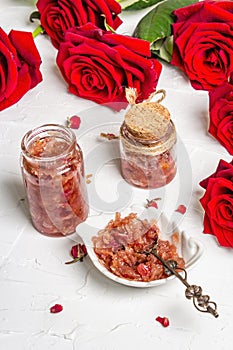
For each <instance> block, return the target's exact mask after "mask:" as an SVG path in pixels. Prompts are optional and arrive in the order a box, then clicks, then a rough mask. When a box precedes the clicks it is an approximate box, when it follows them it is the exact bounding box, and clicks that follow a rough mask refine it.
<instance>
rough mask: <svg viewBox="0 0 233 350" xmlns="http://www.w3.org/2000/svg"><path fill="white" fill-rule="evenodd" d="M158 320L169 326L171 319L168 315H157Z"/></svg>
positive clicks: (164, 325)
mask: <svg viewBox="0 0 233 350" xmlns="http://www.w3.org/2000/svg"><path fill="white" fill-rule="evenodd" d="M155 320H156V321H158V322H159V323H161V325H163V327H168V326H169V324H170V323H169V319H168V318H167V317H160V316H158V317H156V319H155Z"/></svg>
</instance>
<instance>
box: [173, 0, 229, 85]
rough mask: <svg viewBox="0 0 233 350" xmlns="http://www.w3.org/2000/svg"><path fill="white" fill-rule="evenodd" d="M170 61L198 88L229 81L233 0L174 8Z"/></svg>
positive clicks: (209, 0) (204, 2)
mask: <svg viewBox="0 0 233 350" xmlns="http://www.w3.org/2000/svg"><path fill="white" fill-rule="evenodd" d="M173 13H174V15H175V23H174V24H173V34H174V48H173V53H172V59H171V64H173V65H175V66H178V67H179V68H181V69H182V70H183V71H184V72H185V73H186V75H187V76H188V78H189V79H190V82H191V85H192V86H193V87H194V88H195V89H197V90H208V91H210V90H212V89H213V88H215V87H217V86H218V85H221V84H222V83H224V82H227V80H228V77H229V75H230V72H231V71H232V70H233V1H211V0H206V1H201V2H197V3H195V4H193V5H190V6H187V7H183V8H180V9H178V10H175V11H174V12H173Z"/></svg>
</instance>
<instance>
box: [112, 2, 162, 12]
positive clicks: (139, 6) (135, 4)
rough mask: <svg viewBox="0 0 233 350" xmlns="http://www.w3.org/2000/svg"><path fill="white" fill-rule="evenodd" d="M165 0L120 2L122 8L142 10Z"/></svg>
mask: <svg viewBox="0 0 233 350" xmlns="http://www.w3.org/2000/svg"><path fill="white" fill-rule="evenodd" d="M161 1H163V0H121V1H118V2H120V5H121V8H122V10H127V11H128V10H141V9H145V8H147V7H149V6H153V5H155V4H157V3H159V2H161Z"/></svg>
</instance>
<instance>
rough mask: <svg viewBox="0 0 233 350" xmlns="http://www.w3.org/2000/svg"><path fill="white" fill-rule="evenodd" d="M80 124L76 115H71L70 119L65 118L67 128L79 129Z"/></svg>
mask: <svg viewBox="0 0 233 350" xmlns="http://www.w3.org/2000/svg"><path fill="white" fill-rule="evenodd" d="M80 124H81V119H80V117H79V116H77V115H73V116H72V117H68V118H67V126H68V128H71V129H79V127H80Z"/></svg>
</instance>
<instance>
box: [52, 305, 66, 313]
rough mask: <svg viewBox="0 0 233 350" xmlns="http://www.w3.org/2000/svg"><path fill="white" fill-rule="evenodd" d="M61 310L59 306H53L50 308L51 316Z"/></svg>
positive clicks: (61, 307)
mask: <svg viewBox="0 0 233 350" xmlns="http://www.w3.org/2000/svg"><path fill="white" fill-rule="evenodd" d="M62 310H63V306H62V305H60V304H55V305H53V306H51V308H50V312H51V314H57V313H58V312H61V311H62Z"/></svg>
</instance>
